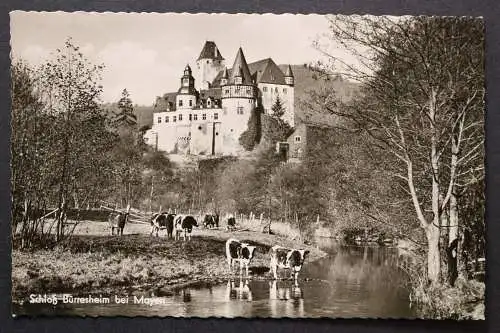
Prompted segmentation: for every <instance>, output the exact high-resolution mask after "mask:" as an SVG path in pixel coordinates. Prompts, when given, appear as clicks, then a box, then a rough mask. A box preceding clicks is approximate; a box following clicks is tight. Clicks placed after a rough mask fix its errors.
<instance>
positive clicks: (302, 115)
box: [279, 64, 359, 125]
mask: <svg viewBox="0 0 500 333" xmlns="http://www.w3.org/2000/svg"><path fill="white" fill-rule="evenodd" d="M287 66H288V65H279V67H280V69H281V70H283V71H284V70H286V67H287ZM291 67H292V71H293V75H294V77H295V98H294V99H295V101H294V104H295V123H299V122H307V123H315V124H325V125H333V124H334V123H335V122H336V120H335V117H333V116H330V115H327V114H324V113H318V112H315V111H314V110H310V109H307V108H306V107H305V106H304V101H306V100H308V98H309V93H310V92H311V91H320V90H321V89H331V90H333V91H335V92H336V95H337V96H338V97H340V98H341V99H342V100H343V101H347V100H349V99H350V98H352V97H353V96H354V92H355V91H356V90H357V89H358V87H359V85H358V84H357V83H354V82H350V81H348V80H346V79H344V78H343V77H342V76H341V75H330V76H328V77H325V76H322V75H320V73H319V71H318V70H316V69H314V68H312V67H311V66H309V65H307V64H304V65H292V66H291Z"/></svg>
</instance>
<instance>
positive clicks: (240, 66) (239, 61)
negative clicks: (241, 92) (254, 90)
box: [229, 47, 252, 84]
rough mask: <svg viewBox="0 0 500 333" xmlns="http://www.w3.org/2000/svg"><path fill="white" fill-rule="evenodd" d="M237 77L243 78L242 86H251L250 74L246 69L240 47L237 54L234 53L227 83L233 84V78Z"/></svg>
mask: <svg viewBox="0 0 500 333" xmlns="http://www.w3.org/2000/svg"><path fill="white" fill-rule="evenodd" d="M238 75H239V76H241V77H242V78H243V80H242V83H243V84H252V75H251V74H250V70H249V69H248V64H247V61H246V59H245V55H244V54H243V50H242V49H241V47H240V48H239V49H238V53H236V58H235V59H234V63H233V69H232V70H231V74H230V80H229V82H230V83H233V82H234V78H235V77H237V76H238Z"/></svg>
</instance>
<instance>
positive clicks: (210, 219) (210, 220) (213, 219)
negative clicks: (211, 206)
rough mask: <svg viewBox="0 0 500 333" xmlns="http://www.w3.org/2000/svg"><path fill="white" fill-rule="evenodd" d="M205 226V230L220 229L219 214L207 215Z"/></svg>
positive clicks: (204, 221)
mask: <svg viewBox="0 0 500 333" xmlns="http://www.w3.org/2000/svg"><path fill="white" fill-rule="evenodd" d="M203 226H204V227H205V228H214V227H215V228H218V227H219V215H218V214H206V215H205V218H204V220H203Z"/></svg>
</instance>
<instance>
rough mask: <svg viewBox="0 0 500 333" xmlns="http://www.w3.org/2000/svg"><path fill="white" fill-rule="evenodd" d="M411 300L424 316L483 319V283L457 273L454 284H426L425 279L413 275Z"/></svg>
mask: <svg viewBox="0 0 500 333" xmlns="http://www.w3.org/2000/svg"><path fill="white" fill-rule="evenodd" d="M412 282H413V286H412V289H413V291H412V300H413V301H415V302H416V303H417V307H418V311H419V312H420V315H421V316H422V317H424V318H432V319H454V320H463V319H475V320H477V319H484V300H485V297H484V292H485V284H484V283H482V282H478V281H475V280H466V279H464V278H463V277H459V278H458V279H457V280H456V282H455V286H454V287H450V286H448V285H441V284H439V285H428V284H427V283H426V281H425V279H423V278H420V279H416V278H415V277H414V278H413V281H412Z"/></svg>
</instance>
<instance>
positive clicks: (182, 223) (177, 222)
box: [174, 215, 198, 240]
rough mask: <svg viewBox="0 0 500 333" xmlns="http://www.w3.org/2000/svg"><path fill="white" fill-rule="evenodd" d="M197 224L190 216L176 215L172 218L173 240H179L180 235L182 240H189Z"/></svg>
mask: <svg viewBox="0 0 500 333" xmlns="http://www.w3.org/2000/svg"><path fill="white" fill-rule="evenodd" d="M197 226H198V222H196V219H195V218H194V217H193V216H191V215H177V216H176V217H175V218H174V229H175V240H178V239H180V238H181V237H180V235H181V233H182V237H183V240H186V238H188V240H191V231H193V227H197Z"/></svg>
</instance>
